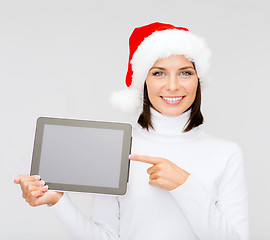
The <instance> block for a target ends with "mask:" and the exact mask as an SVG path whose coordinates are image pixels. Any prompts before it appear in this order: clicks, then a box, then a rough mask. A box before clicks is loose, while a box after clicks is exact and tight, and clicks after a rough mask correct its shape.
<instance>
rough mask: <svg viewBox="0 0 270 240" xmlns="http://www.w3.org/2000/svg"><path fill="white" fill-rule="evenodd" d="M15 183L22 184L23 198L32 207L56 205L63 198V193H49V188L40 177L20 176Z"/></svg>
mask: <svg viewBox="0 0 270 240" xmlns="http://www.w3.org/2000/svg"><path fill="white" fill-rule="evenodd" d="M14 183H16V184H20V186H21V189H22V196H23V198H24V199H25V201H26V202H28V203H29V205H30V206H32V207H36V206H40V205H43V204H52V205H54V204H56V203H57V202H58V201H59V200H60V199H61V197H62V196H63V193H62V192H56V191H48V186H47V185H45V182H44V181H42V180H40V176H36V175H35V176H29V175H20V176H19V177H17V178H16V179H14Z"/></svg>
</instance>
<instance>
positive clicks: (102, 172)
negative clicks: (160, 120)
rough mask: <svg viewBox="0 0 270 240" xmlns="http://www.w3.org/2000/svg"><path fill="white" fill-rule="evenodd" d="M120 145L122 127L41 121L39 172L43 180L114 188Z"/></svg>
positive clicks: (119, 157) (120, 150)
mask: <svg viewBox="0 0 270 240" xmlns="http://www.w3.org/2000/svg"><path fill="white" fill-rule="evenodd" d="M122 145H123V130H114V129H101V128H99V129H97V128H89V127H76V126H61V125H50V124H45V125H44V133H43V140H42V148H41V155H40V166H39V174H40V176H42V178H43V179H44V180H46V181H47V182H55V183H63V184H75V185H85V186H88V185H91V186H97V187H113V188H118V187H119V178H120V167H121V155H122ZM75 172H76V174H75Z"/></svg>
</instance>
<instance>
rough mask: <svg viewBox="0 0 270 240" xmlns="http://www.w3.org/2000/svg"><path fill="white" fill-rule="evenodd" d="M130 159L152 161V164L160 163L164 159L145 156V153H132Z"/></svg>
mask: <svg viewBox="0 0 270 240" xmlns="http://www.w3.org/2000/svg"><path fill="white" fill-rule="evenodd" d="M129 159H130V160H133V161H138V162H144V163H150V164H154V165H155V164H158V163H160V162H161V161H162V159H161V158H156V157H150V156H144V155H135V154H130V155H129Z"/></svg>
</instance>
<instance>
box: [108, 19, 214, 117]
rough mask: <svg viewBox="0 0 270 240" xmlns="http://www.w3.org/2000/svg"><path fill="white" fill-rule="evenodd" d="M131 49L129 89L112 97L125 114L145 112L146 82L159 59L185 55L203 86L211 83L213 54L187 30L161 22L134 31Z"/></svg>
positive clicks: (114, 104) (112, 102)
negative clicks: (143, 109) (209, 81)
mask: <svg viewBox="0 0 270 240" xmlns="http://www.w3.org/2000/svg"><path fill="white" fill-rule="evenodd" d="M129 50H130V54H129V61H128V71H127V75H126V85H127V88H126V89H124V90H122V91H118V92H114V93H113V94H112V95H111V98H110V102H111V104H112V106H113V107H115V108H118V109H120V110H122V111H124V112H126V113H134V112H136V111H138V110H140V109H142V106H143V88H144V82H145V79H146V77H147V75H148V72H149V70H150V68H151V67H152V66H153V65H154V63H155V62H156V61H157V60H158V59H159V58H166V57H169V56H171V55H184V56H185V57H186V58H187V59H188V60H190V61H192V62H194V63H195V68H196V71H197V75H198V77H199V79H200V83H201V84H202V85H204V84H205V83H206V82H207V81H208V70H209V67H210V64H209V61H210V57H211V52H210V50H209V49H208V47H207V46H206V43H205V41H204V40H203V39H202V38H201V37H199V36H197V35H195V34H193V33H191V32H189V30H188V29H187V28H184V27H175V26H173V25H171V24H165V23H159V22H155V23H151V24H149V25H145V26H142V27H138V28H135V29H134V31H133V32H132V34H131V36H130V38H129Z"/></svg>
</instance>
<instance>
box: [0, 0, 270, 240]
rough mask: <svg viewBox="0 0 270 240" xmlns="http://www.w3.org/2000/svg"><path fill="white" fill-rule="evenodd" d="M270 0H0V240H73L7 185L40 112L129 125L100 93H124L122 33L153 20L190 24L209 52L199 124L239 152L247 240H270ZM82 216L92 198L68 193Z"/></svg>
mask: <svg viewBox="0 0 270 240" xmlns="http://www.w3.org/2000/svg"><path fill="white" fill-rule="evenodd" d="M269 11H270V7H269V1H267V0H265V1H263V0H257V1H254V0H252V1H251V0H245V1H244V0H218V1H214V0H189V1H187V0H186V1H180V0H177V1H176V0H166V1H165V0H155V1H154V0H149V1H146V0H144V1H141V0H139V1H124V0H122V1H109V0H107V1H105V0H100V1H90V0H88V1H70V0H47V1H42V0H36V1H34V0H32V1H30V0H27V1H26V0H20V1H19V0H6V1H4V0H0V80H1V87H0V111H1V124H0V144H1V148H0V168H1V175H0V184H1V198H0V201H1V205H0V208H1V209H0V216H1V217H0V239H29V240H32V239H40V240H43V239H44V240H45V239H71V238H70V237H69V235H68V234H67V232H66V230H65V229H64V227H63V226H62V225H61V223H60V222H59V221H58V220H57V218H56V217H55V216H54V215H53V214H52V212H51V211H50V209H48V207H47V206H41V207H37V208H32V207H30V206H28V205H27V204H26V203H25V201H24V199H23V198H22V197H21V192H20V189H19V186H17V185H15V184H14V183H13V179H14V178H15V177H16V176H17V175H18V174H22V173H28V172H29V171H30V163H31V156H32V146H33V140H34V131H35V121H36V119H37V118H38V117H39V116H52V117H66V118H78V119H95V120H109V121H129V122H134V117H132V116H125V115H123V114H120V113H117V112H114V111H113V110H112V109H111V108H110V106H109V103H108V95H109V94H110V93H111V92H112V91H115V90H120V89H122V88H124V87H125V85H124V78H125V74H126V70H127V59H128V37H129V36H130V34H131V32H132V30H133V28H134V27H136V26H140V25H144V24H148V23H150V22H153V21H161V22H167V23H172V24H175V25H177V26H185V27H188V28H189V29H190V30H191V31H192V32H194V33H197V34H199V35H201V36H203V37H204V38H205V39H206V41H207V43H208V45H209V46H210V48H211V49H212V52H213V61H212V84H211V85H209V86H208V87H207V88H206V89H204V91H203V107H202V108H203V109H202V110H203V114H204V117H205V124H204V128H205V130H206V131H207V132H208V133H211V134H213V135H215V136H219V137H222V138H225V139H230V140H233V141H235V142H237V143H238V144H239V145H240V146H241V147H242V149H243V151H244V154H245V170H246V176H247V184H248V196H249V214H250V236H251V239H252V240H266V239H270V231H269V222H270V217H269V216H270V187H269V183H270V174H269V169H270V161H269V155H270V147H269V143H270V128H269V122H270V113H269V111H270V107H269V95H268V92H269V90H270V80H269V78H270V77H269V67H270V66H269V65H270V64H269V55H270V54H269V53H270V47H269V42H270V32H269V24H268V23H267V22H268V21H269V20H270V19H269V18H270V17H269ZM71 197H72V198H73V200H74V202H75V203H76V204H78V205H79V208H80V209H81V210H82V211H83V213H84V214H85V215H87V216H90V215H91V199H92V197H91V195H90V194H78V193H77V194H71Z"/></svg>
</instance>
